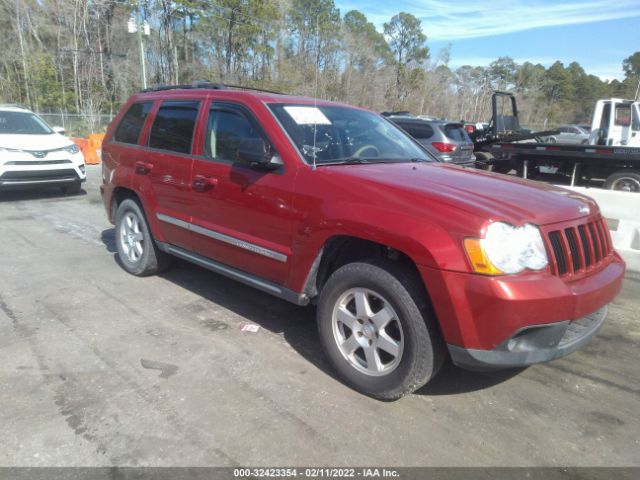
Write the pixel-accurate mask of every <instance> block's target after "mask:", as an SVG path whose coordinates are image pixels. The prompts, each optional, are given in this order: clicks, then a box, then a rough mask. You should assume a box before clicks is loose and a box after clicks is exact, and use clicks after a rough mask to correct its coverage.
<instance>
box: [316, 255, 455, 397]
mask: <svg viewBox="0 0 640 480" xmlns="http://www.w3.org/2000/svg"><path fill="white" fill-rule="evenodd" d="M317 320H318V329H319V332H320V339H321V341H322V344H323V347H324V349H325V352H326V354H327V356H328V358H329V361H330V362H331V364H332V366H333V367H334V369H335V370H336V372H337V373H338V374H339V376H340V377H341V378H342V379H343V380H344V381H345V383H347V384H348V385H349V386H351V387H352V388H354V389H356V390H358V391H360V392H362V393H365V394H367V395H370V396H372V397H375V398H379V399H383V400H395V399H397V398H400V397H402V396H403V395H405V394H407V393H410V392H413V391H414V390H416V389H418V388H420V387H421V386H423V385H424V384H426V383H427V382H428V381H429V380H430V379H431V378H432V377H433V375H435V373H436V372H437V371H438V369H439V368H440V366H441V364H442V361H443V359H444V355H445V354H444V344H443V342H442V340H441V337H440V333H439V330H438V328H437V325H436V323H435V321H434V318H433V316H432V314H431V313H430V310H429V308H428V302H427V298H426V294H425V293H424V291H423V288H422V285H421V282H420V279H419V278H416V276H415V275H413V274H412V273H411V272H410V271H409V270H408V269H405V268H403V267H402V266H400V265H398V264H396V263H395V262H391V261H386V260H372V261H370V262H362V263H351V264H348V265H345V266H343V267H341V268H340V269H338V270H337V271H336V272H334V273H333V274H332V275H331V277H330V278H329V280H328V281H327V283H326V284H325V286H324V288H323V289H322V292H321V294H320V297H319V301H318V311H317Z"/></svg>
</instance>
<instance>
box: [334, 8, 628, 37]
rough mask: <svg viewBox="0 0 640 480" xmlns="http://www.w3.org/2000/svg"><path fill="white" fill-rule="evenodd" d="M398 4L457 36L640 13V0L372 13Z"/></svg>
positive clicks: (375, 16) (428, 26)
mask: <svg viewBox="0 0 640 480" xmlns="http://www.w3.org/2000/svg"><path fill="white" fill-rule="evenodd" d="M338 4H339V5H340V7H341V10H343V11H344V12H346V11H347V10H349V9H350V8H358V7H359V2H357V1H353V0H351V1H345V2H338ZM398 8H401V9H404V10H406V11H410V12H411V13H412V14H413V15H415V16H416V17H418V18H420V19H421V20H422V21H423V26H424V27H425V30H426V32H427V34H428V36H429V39H430V40H438V41H451V40H461V39H465V38H478V37H488V36H493V35H502V34H505V33H513V32H520V31H523V30H531V29H534V28H540V27H552V26H561V25H575V24H581V23H593V22H601V21H605V20H615V19H620V18H630V17H637V16H640V2H638V0H617V1H615V2H614V1H611V0H588V1H568V0H564V1H562V2H553V3H546V2H541V1H539V0H538V1H528V0H493V1H492V2H480V1H477V0H476V1H469V0H459V1H456V2H453V1H444V0H421V1H407V2H403V3H402V4H398V3H393V2H385V3H381V2H380V3H377V4H376V5H372V3H369V4H368V5H367V16H368V17H369V19H370V20H371V21H372V22H373V23H375V24H376V25H378V26H382V24H383V23H384V22H386V21H388V20H389V18H390V17H391V16H392V15H395V14H396V13H397V11H398Z"/></svg>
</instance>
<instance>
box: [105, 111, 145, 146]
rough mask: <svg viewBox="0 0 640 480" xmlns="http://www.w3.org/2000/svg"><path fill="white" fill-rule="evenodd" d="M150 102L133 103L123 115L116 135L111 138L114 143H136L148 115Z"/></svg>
mask: <svg viewBox="0 0 640 480" xmlns="http://www.w3.org/2000/svg"><path fill="white" fill-rule="evenodd" d="M151 105H152V102H144V103H134V104H133V105H131V106H130V107H129V110H127V113H125V114H124V117H122V120H121V121H120V124H119V125H118V128H117V129H116V133H115V135H114V136H113V138H114V139H115V141H116V142H122V143H133V144H136V143H138V137H139V136H140V132H141V131H142V127H143V126H144V121H145V120H146V119H147V115H149V111H150V110H151Z"/></svg>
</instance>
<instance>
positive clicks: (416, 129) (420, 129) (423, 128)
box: [398, 123, 433, 140]
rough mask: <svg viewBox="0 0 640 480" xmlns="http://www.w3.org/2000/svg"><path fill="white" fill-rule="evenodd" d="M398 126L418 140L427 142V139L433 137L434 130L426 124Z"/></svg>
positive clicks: (402, 124) (403, 124)
mask: <svg viewBox="0 0 640 480" xmlns="http://www.w3.org/2000/svg"><path fill="white" fill-rule="evenodd" d="M398 126H399V127H401V128H402V129H403V130H404V131H406V132H407V133H408V134H409V135H411V136H412V137H413V138H415V139H417V140H426V139H427V138H431V137H433V128H432V127H431V125H427V124H426V123H425V124H423V125H420V124H415V123H399V124H398Z"/></svg>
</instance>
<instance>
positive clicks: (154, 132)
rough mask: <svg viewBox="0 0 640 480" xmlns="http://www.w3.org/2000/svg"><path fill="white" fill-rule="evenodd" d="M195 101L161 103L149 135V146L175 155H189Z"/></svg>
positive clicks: (195, 113)
mask: <svg viewBox="0 0 640 480" xmlns="http://www.w3.org/2000/svg"><path fill="white" fill-rule="evenodd" d="M199 105H200V102H196V101H166V102H162V105H161V106H160V109H159V110H158V113H157V114H156V118H155V120H154V121H153V126H152V127H151V133H150V135H149V146H150V147H151V148H159V149H162V150H169V151H171V152H177V153H191V140H192V139H193V131H194V130H195V125H196V117H197V116H198V106H199Z"/></svg>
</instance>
